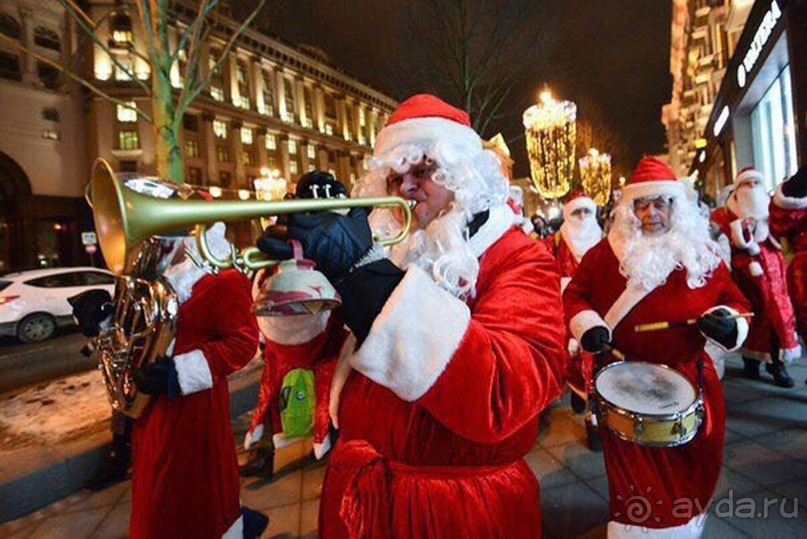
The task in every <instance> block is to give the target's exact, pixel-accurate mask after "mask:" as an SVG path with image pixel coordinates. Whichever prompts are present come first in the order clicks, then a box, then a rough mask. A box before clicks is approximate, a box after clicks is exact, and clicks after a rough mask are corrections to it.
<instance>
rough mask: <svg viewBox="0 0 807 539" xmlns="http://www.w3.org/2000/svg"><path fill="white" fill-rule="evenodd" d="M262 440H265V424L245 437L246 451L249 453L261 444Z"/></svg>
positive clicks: (261, 424) (248, 432) (249, 431)
mask: <svg viewBox="0 0 807 539" xmlns="http://www.w3.org/2000/svg"><path fill="white" fill-rule="evenodd" d="M261 438H263V423H260V424H258V426H257V427H255V428H254V429H252V430H248V431H247V434H246V436H244V451H249V448H250V447H252V446H253V445H255V444H257V443H258V442H260V441H261Z"/></svg>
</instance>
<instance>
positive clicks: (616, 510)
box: [563, 158, 748, 537]
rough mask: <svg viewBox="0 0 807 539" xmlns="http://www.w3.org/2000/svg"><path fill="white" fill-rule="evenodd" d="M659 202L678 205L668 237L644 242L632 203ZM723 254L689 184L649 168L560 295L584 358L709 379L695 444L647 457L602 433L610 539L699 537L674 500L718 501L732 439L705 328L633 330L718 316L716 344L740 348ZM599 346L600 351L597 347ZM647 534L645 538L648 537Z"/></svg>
mask: <svg viewBox="0 0 807 539" xmlns="http://www.w3.org/2000/svg"><path fill="white" fill-rule="evenodd" d="M655 197H663V198H664V199H665V200H667V201H669V202H670V204H671V206H670V207H671V208H672V209H671V217H670V219H671V220H670V223H671V224H670V229H669V230H668V231H666V232H664V233H663V234H661V235H649V234H648V235H646V234H645V233H644V232H643V230H642V227H641V225H640V223H639V221H638V219H637V218H636V216H635V215H634V212H633V208H634V200H636V199H641V200H645V199H649V198H655ZM716 249H717V246H716V245H715V244H714V242H713V241H712V240H711V238H710V236H709V226H708V221H707V219H706V218H705V217H704V216H702V215H701V214H699V213H698V211H697V209H696V208H695V206H694V204H693V203H692V202H691V200H690V198H689V197H688V194H687V192H686V187H685V186H684V185H683V183H682V182H680V181H678V180H676V179H675V175H674V174H673V172H672V171H671V170H670V169H669V167H668V166H667V165H666V164H664V163H663V162H662V161H660V160H658V159H655V158H645V159H643V160H642V161H641V162H640V163H639V165H638V167H637V169H636V171H635V173H634V174H633V177H632V180H631V183H630V184H629V185H628V186H626V187H625V188H624V190H623V196H622V199H621V200H620V203H619V205H618V206H617V208H616V219H615V222H614V225H613V227H612V228H611V230H610V231H609V233H608V237H607V241H602V242H600V243H599V244H597V245H596V246H595V247H593V248H592V249H591V250H590V251H589V252H588V253H587V254H586V255H585V256H584V257H583V260H582V261H581V263H580V267H579V268H578V271H577V272H576V273H575V275H574V277H573V278H572V281H571V283H569V286H568V287H567V288H566V291H565V292H564V294H563V304H564V308H565V314H566V318H567V320H568V322H569V328H570V330H571V332H572V335H573V336H574V337H575V338H577V339H578V341H580V342H581V345H582V346H583V347H584V348H586V349H587V350H590V351H592V352H602V353H603V355H602V356H598V357H600V358H602V363H603V364H605V363H609V362H612V361H615V358H614V357H613V356H611V355H610V354H607V353H604V352H603V351H604V350H606V348H605V344H607V343H609V342H610V343H611V344H612V346H613V347H614V348H616V349H618V350H620V351H621V352H623V353H624V354H625V355H626V356H627V358H628V359H629V360H636V361H645V362H650V363H655V364H663V365H667V366H669V367H671V368H673V369H675V370H677V371H678V372H680V373H681V374H683V375H684V376H686V377H687V378H688V379H689V381H690V382H691V383H692V384H693V386H694V387H698V379H699V370H701V371H702V379H703V398H704V401H705V417H704V422H703V424H702V425H701V427H700V431H699V432H698V434H697V436H696V437H695V438H694V439H693V440H692V441H690V442H689V443H687V444H685V445H682V446H679V447H674V448H663V447H646V446H641V445H638V444H635V443H632V442H628V441H624V440H622V439H620V438H618V437H617V436H616V435H615V434H613V433H611V432H610V431H608V430H607V429H604V428H602V427H601V435H602V438H603V440H602V444H603V451H604V457H605V466H606V471H607V474H608V485H609V493H610V506H611V508H610V522H609V524H608V536H609V537H633V536H635V537H697V536H699V535H700V531H701V529H702V528H700V527H699V525H700V524H701V521H699V517H700V515H698V514H697V513H698V511H697V510H695V512H694V513H689V514H682V513H680V512H679V513H677V512H676V511H675V510H674V507H675V506H674V500H678V499H688V500H690V501H691V504H692V505H694V506H695V508H697V507H707V506H708V501H709V498H710V497H711V496H712V493H713V491H714V488H715V485H716V483H717V479H718V476H719V475H720V467H721V462H722V458H723V437H724V432H725V414H724V405H723V393H722V389H721V386H720V381H719V380H718V377H717V374H716V373H715V370H714V367H713V366H712V363H711V362H710V361H708V360H706V354H705V352H704V344H705V342H706V338H705V335H704V334H702V333H701V332H700V331H699V327H698V326H682V327H675V328H672V329H668V330H666V331H658V332H653V333H636V332H635V331H634V327H635V326H636V325H638V324H644V323H649V322H658V321H663V320H667V321H680V320H688V319H691V318H699V317H701V318H702V317H703V315H704V314H705V313H710V312H718V313H719V316H718V314H716V315H715V316H714V317H709V318H710V320H711V318H714V319H715V320H717V319H718V318H720V320H719V321H718V322H720V323H719V324H718V326H719V327H720V328H725V327H728V328H729V331H727V332H726V333H725V334H724V336H723V337H721V338H720V340H719V341H717V344H719V345H720V346H722V347H724V348H728V349H732V348H735V347H737V346H739V345H740V343H742V340H743V339H744V337H745V334H746V332H747V327H748V326H747V324H746V323H745V321H744V320H743V319H738V320H731V319H728V318H725V319H724V318H723V317H724V316H728V315H729V313H735V314H736V313H737V312H738V311H745V310H746V309H747V307H748V304H747V302H746V300H745V299H744V298H743V296H742V294H741V293H740V291H739V290H738V289H737V287H736V286H735V285H734V283H733V282H732V280H731V276H730V274H729V272H728V270H727V269H726V267H725V266H724V265H723V263H722V262H721V261H720V258H719V257H718V255H717V254H716ZM718 310H719V311H718ZM598 336H601V337H598ZM592 337H595V339H592ZM712 338H715V337H710V339H712ZM592 341H596V342H597V343H598V345H597V346H592V345H591V344H590V343H591V342H592ZM699 365H701V366H702V367H700V368H699ZM637 493H638V494H639V495H641V496H644V497H646V498H647V500H648V502H649V504H650V506H651V511H650V514H643V515H641V516H640V518H641V521H637V520H635V514H634V512H633V509H632V508H631V504H632V503H633V502H632V500H633V496H635V495H636V494H637ZM698 503H699V504H700V505H698ZM645 517H646V518H645ZM643 527H644V528H648V532H647V533H644V532H643Z"/></svg>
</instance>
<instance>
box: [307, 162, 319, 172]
mask: <svg viewBox="0 0 807 539" xmlns="http://www.w3.org/2000/svg"><path fill="white" fill-rule="evenodd" d="M316 168H317V167H315V166H314V165H313V164H311V163H308V172H314V170H316Z"/></svg>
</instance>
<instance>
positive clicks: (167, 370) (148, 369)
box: [134, 358, 181, 400]
mask: <svg viewBox="0 0 807 539" xmlns="http://www.w3.org/2000/svg"><path fill="white" fill-rule="evenodd" d="M134 383H135V386H137V389H138V390H139V391H142V392H143V393H145V394H146V395H159V394H160V393H165V394H166V396H167V397H168V400H174V399H175V398H176V397H177V396H178V395H179V394H180V391H181V390H180V387H179V376H178V375H177V368H176V365H175V364H174V360H173V359H170V358H163V359H158V360H157V361H155V362H153V363H150V364H148V365H145V366H143V367H140V368H139V369H138V370H137V372H135V375H134Z"/></svg>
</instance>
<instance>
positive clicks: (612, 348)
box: [602, 344, 625, 361]
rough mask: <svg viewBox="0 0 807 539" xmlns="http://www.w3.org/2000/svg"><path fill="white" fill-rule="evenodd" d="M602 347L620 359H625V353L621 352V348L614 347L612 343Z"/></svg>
mask: <svg viewBox="0 0 807 539" xmlns="http://www.w3.org/2000/svg"><path fill="white" fill-rule="evenodd" d="M602 349H603V350H605V351H606V352H611V355H613V356H614V357H615V358H617V359H618V360H620V361H625V354H623V353H622V352H620V351H619V350H617V349H616V348H614V347H613V346H611V345H610V344H604V345H603V347H602Z"/></svg>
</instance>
